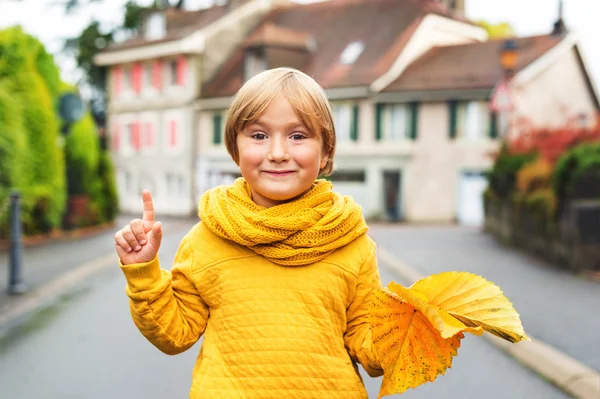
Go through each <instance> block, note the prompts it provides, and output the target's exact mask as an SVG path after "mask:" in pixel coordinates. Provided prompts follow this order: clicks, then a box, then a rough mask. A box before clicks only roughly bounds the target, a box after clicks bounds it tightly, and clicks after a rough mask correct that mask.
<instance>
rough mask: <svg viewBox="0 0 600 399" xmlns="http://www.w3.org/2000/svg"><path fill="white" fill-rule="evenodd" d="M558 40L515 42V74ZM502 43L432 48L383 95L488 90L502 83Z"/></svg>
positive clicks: (547, 37)
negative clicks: (516, 55) (433, 91)
mask: <svg viewBox="0 0 600 399" xmlns="http://www.w3.org/2000/svg"><path fill="white" fill-rule="evenodd" d="M562 39H563V37H562V36H551V35H543V36H532V37H524V38H517V39H515V40H516V42H517V46H518V54H519V58H518V64H517V71H516V72H518V71H520V70H522V69H524V68H525V67H527V66H528V65H529V64H531V63H532V62H533V61H535V60H536V59H538V58H539V57H541V56H542V55H543V54H544V53H546V52H547V51H548V50H550V49H552V48H553V47H554V46H556V45H557V44H558V43H560V42H561V40H562ZM503 43H504V41H503V40H490V41H487V42H483V43H470V44H462V45H454V46H445V47H436V48H433V49H431V50H430V51H428V52H427V53H425V54H424V55H423V56H421V57H420V58H419V59H417V60H416V61H415V62H413V63H412V64H411V65H410V66H409V67H408V68H407V69H406V70H405V71H404V73H402V75H400V77H399V78H398V79H396V80H395V81H394V82H392V83H391V84H390V85H388V86H387V87H386V88H385V89H384V90H382V91H383V92H399V91H427V90H468V89H488V88H492V87H494V85H495V84H496V83H497V82H498V81H500V80H501V79H502V76H503V71H502V67H501V65H500V49H501V47H502V45H503Z"/></svg>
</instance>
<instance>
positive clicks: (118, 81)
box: [113, 67, 123, 97]
mask: <svg viewBox="0 0 600 399" xmlns="http://www.w3.org/2000/svg"><path fill="white" fill-rule="evenodd" d="M113 74H114V76H113V84H114V90H115V96H117V97H118V96H120V95H121V92H122V91H123V68H121V67H115V68H114V69H113Z"/></svg>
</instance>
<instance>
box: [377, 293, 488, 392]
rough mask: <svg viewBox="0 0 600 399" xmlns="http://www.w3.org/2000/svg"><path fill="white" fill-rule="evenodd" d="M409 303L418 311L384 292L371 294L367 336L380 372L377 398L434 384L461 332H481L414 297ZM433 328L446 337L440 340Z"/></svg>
mask: <svg viewBox="0 0 600 399" xmlns="http://www.w3.org/2000/svg"><path fill="white" fill-rule="evenodd" d="M417 295H418V294H417ZM413 300H414V301H415V302H417V303H418V306H419V308H417V307H415V306H413V305H412V304H409V303H407V302H405V301H403V300H402V299H400V297H399V296H398V295H396V294H395V293H393V292H391V291H389V290H386V289H384V288H381V289H379V290H377V291H376V292H375V293H374V296H373V302H372V308H371V311H370V324H371V334H372V337H373V344H374V346H375V349H376V351H377V355H378V358H379V359H380V361H381V366H382V367H383V370H384V376H383V382H382V384H381V390H380V392H379V398H381V397H382V396H385V395H392V394H394V393H402V392H404V391H406V390H407V389H409V388H415V387H417V386H419V385H421V384H424V383H426V382H429V381H433V380H435V378H436V377H437V376H438V375H440V374H443V373H444V372H445V371H446V369H447V368H448V367H451V366H452V357H453V356H455V355H456V353H457V349H458V348H459V347H460V340H461V339H462V338H463V337H464V336H463V334H462V331H471V332H475V333H478V332H480V330H481V329H480V328H471V327H467V326H465V325H464V324H463V323H461V322H460V321H459V320H457V319H454V318H453V317H452V316H450V315H448V314H444V313H446V312H445V311H444V310H442V309H439V308H438V307H436V306H431V305H428V304H426V303H425V302H424V300H423V299H421V298H418V297H417V296H414V298H413ZM431 320H433V322H432V321H431ZM434 324H435V325H434ZM437 326H439V327H440V328H441V329H442V330H444V331H447V335H449V337H448V338H442V336H441V334H440V331H439V330H438V329H437Z"/></svg>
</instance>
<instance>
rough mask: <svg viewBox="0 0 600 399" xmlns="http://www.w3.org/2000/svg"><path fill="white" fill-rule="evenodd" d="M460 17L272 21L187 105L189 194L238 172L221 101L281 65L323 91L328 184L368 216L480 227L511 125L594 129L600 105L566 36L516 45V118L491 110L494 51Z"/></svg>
mask: <svg viewBox="0 0 600 399" xmlns="http://www.w3.org/2000/svg"><path fill="white" fill-rule="evenodd" d="M444 3H448V4H444ZM450 3H451V4H450ZM463 7H464V2H462V1H461V2H443V1H442V2H434V1H422V2H415V1H412V0H369V1H367V0H332V1H328V2H323V3H318V4H310V5H298V6H294V7H290V8H286V9H279V10H273V11H271V12H270V13H269V14H267V15H266V16H265V17H264V19H263V20H262V22H261V23H260V24H259V25H258V26H257V27H256V28H255V29H253V30H252V31H251V32H250V33H249V35H248V38H247V39H246V40H245V41H244V42H243V43H242V44H241V45H240V46H239V48H238V49H237V50H236V51H235V52H234V53H233V54H232V56H231V57H230V58H229V59H228V60H227V61H226V62H225V63H224V64H223V66H222V67H221V68H220V70H219V72H218V73H217V74H216V75H215V78H214V79H212V80H211V81H209V82H207V83H206V84H205V85H204V86H203V96H202V97H201V98H200V99H199V100H198V101H197V102H196V110H197V112H198V118H197V126H196V128H197V137H198V142H197V147H196V154H197V155H196V170H197V174H196V178H197V186H196V187H197V188H198V192H197V197H199V196H200V195H201V194H202V193H203V192H204V191H205V190H207V189H209V188H211V187H212V186H214V185H217V184H222V183H227V182H228V181H230V180H231V179H233V178H235V177H236V176H239V170H238V168H237V166H236V165H235V164H234V163H233V162H232V161H231V160H230V158H229V156H228V154H227V152H226V150H225V146H224V143H223V127H224V126H223V125H224V121H225V117H226V110H227V107H228V106H229V104H230V102H231V99H232V96H233V95H234V94H235V92H236V91H237V89H238V88H239V87H240V86H241V85H242V84H243V82H244V81H245V80H247V79H248V78H249V77H251V76H253V75H254V74H256V73H258V72H260V71H262V70H265V69H268V68H274V67H278V66H290V67H294V68H297V69H300V70H303V71H304V72H306V73H308V74H309V75H311V76H313V77H314V78H315V79H316V80H317V81H318V82H319V83H320V84H321V85H322V86H323V87H324V88H325V90H326V93H327V95H328V97H329V99H330V101H331V104H332V109H333V113H334V119H335V125H336V134H337V141H338V147H337V150H336V158H335V173H334V174H333V175H332V176H331V180H332V181H333V184H334V187H335V189H336V190H337V191H340V192H341V193H344V194H349V195H352V196H353V197H354V198H355V199H356V200H357V202H358V203H359V204H360V205H361V206H362V207H363V211H364V213H365V215H366V216H367V217H370V218H380V219H387V220H407V221H411V222H440V221H448V222H450V221H458V222H460V223H464V224H478V223H480V221H481V220H482V217H483V203H482V192H483V190H484V189H485V186H486V181H485V179H484V177H483V172H484V171H485V170H486V169H488V168H489V167H490V166H491V164H492V158H491V156H490V155H491V153H493V152H494V151H496V150H497V149H498V146H499V141H500V140H499V138H500V137H501V136H503V135H506V134H509V133H510V131H511V129H512V130H514V123H512V122H511V121H513V120H516V119H518V118H521V117H527V118H528V119H529V120H530V121H531V122H532V123H535V124H554V125H560V124H563V123H565V122H566V121H567V120H568V119H569V118H570V117H572V115H574V114H577V115H582V119H585V118H589V120H591V118H592V115H594V113H595V112H597V110H598V108H599V107H598V97H597V95H596V93H595V92H594V89H593V84H592V83H591V82H590V79H589V75H588V74H587V72H586V70H585V62H584V60H583V59H582V58H581V55H580V53H579V51H578V49H577V42H576V39H575V38H574V36H573V35H571V34H559V35H545V36H538V37H531V38H519V39H517V40H516V41H517V45H518V48H519V50H518V51H519V62H518V65H517V68H516V74H515V76H514V78H513V80H512V81H511V90H510V92H511V94H512V101H513V103H514V105H515V110H514V111H512V112H511V113H510V114H505V113H500V114H496V113H493V112H491V111H490V107H489V102H490V100H491V96H492V93H493V91H494V88H495V87H496V85H497V84H498V83H499V82H500V81H502V79H503V71H502V68H501V66H500V60H499V53H500V48H501V47H502V45H503V41H499V40H496V41H494V40H489V39H488V37H487V33H486V32H485V31H484V30H483V29H481V28H480V27H478V26H476V25H474V24H473V23H471V22H470V21H468V20H466V19H465V18H464V16H463V14H464V13H463V12H462V11H463V9H464V8H463ZM559 75H560V76H561V78H560V79H561V80H562V83H560V84H558V85H557V84H548V82H550V81H553V80H555V79H557V77H558V76H559ZM559 109H560V110H561V112H558V110H559ZM583 115H585V117H583Z"/></svg>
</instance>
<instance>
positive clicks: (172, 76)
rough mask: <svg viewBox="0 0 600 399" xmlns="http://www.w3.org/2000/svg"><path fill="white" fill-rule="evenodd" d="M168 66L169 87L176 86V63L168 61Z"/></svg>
mask: <svg viewBox="0 0 600 399" xmlns="http://www.w3.org/2000/svg"><path fill="white" fill-rule="evenodd" d="M167 65H168V68H167V70H168V73H169V83H170V84H171V86H176V85H177V82H178V80H177V61H176V60H173V61H169V63H168V64H167Z"/></svg>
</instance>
